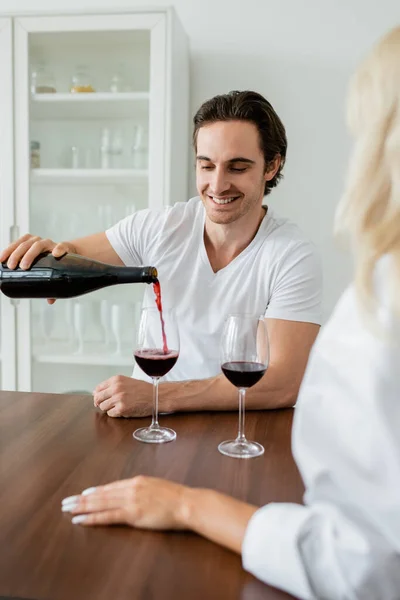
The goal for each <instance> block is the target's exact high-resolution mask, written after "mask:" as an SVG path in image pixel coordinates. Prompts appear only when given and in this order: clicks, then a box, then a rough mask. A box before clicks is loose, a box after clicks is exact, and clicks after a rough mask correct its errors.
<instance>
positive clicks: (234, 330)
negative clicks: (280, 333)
mask: <svg viewBox="0 0 400 600" xmlns="http://www.w3.org/2000/svg"><path fill="white" fill-rule="evenodd" d="M268 364H269V342H268V331H267V325H266V322H265V319H264V318H263V317H253V316H251V315H247V314H233V315H229V316H228V318H227V320H226V321H225V324H224V329H223V332H222V338H221V369H222V372H223V374H224V375H225V377H226V378H227V379H228V381H230V382H231V383H232V385H234V386H236V387H237V389H238V392H239V431H238V435H237V438H236V439H235V440H229V441H226V442H222V443H221V444H220V445H219V446H218V450H219V451H220V452H221V454H225V455H226V456H231V457H232V458H252V457H255V456H260V455H261V454H263V453H264V448H263V446H262V445H261V444H258V443H257V442H250V441H248V440H247V439H246V437H245V434H244V415H245V396H246V390H247V388H249V387H252V386H253V385H255V384H256V383H258V381H260V379H261V378H262V377H263V375H264V373H265V372H266V370H267V368H268Z"/></svg>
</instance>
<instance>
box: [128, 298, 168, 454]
mask: <svg viewBox="0 0 400 600" xmlns="http://www.w3.org/2000/svg"><path fill="white" fill-rule="evenodd" d="M178 356H179V332H178V325H177V322H176V317H175V314H174V312H173V311H169V310H163V311H162V312H159V311H158V309H157V308H156V307H154V308H143V309H142V313H141V317H140V323H139V331H138V337H137V345H136V349H135V351H134V357H135V360H136V362H137V364H138V365H139V367H140V368H141V369H142V371H144V372H145V373H146V375H148V376H149V377H151V378H152V379H153V414H152V420H151V425H150V427H142V428H140V429H136V431H134V433H133V437H134V438H136V439H137V440H140V441H141V442H149V443H151V444H162V443H163V442H172V441H173V440H174V439H175V438H176V433H175V431H173V430H172V429H168V428H166V427H160V426H159V424H158V383H159V380H160V377H163V375H166V374H167V373H168V372H169V371H170V370H171V369H172V367H173V366H174V365H175V363H176V361H177V360H178Z"/></svg>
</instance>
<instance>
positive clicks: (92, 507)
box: [61, 475, 190, 530]
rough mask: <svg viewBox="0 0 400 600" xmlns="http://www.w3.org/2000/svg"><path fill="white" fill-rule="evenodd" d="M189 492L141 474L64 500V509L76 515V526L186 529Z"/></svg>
mask: <svg viewBox="0 0 400 600" xmlns="http://www.w3.org/2000/svg"><path fill="white" fill-rule="evenodd" d="M189 489H190V488H187V487H185V486H183V485H179V484H177V483H172V482H170V481H166V480H164V479H157V478H155V477H145V476H141V475H139V476H137V477H134V478H133V479H124V480H121V481H115V482H114V483H109V484H107V485H102V486H99V487H95V488H88V489H87V490H85V491H84V492H82V494H80V495H77V496H70V497H68V498H64V500H63V501H62V508H61V510H62V511H63V512H69V513H71V514H72V515H74V517H73V519H72V522H73V523H74V524H81V525H112V524H116V523H120V524H125V525H131V526H132V527H138V528H140V529H159V530H160V529H185V524H184V521H185V519H184V514H183V512H184V511H183V507H184V505H185V502H184V496H185V491H186V490H189Z"/></svg>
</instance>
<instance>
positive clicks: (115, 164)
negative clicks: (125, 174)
mask: <svg viewBox="0 0 400 600" xmlns="http://www.w3.org/2000/svg"><path fill="white" fill-rule="evenodd" d="M123 150H124V139H123V134H122V130H121V129H114V130H111V129H110V128H108V127H104V128H103V129H102V130H101V139H100V166H101V168H102V169H122V168H123V166H124V165H123Z"/></svg>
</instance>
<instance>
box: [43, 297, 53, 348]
mask: <svg viewBox="0 0 400 600" xmlns="http://www.w3.org/2000/svg"><path fill="white" fill-rule="evenodd" d="M54 319H55V310H54V307H53V306H51V305H50V304H47V303H43V304H42V306H41V314H40V325H41V331H42V338H43V343H44V345H45V346H46V347H47V346H48V345H49V344H50V342H51V334H52V333H53V329H54Z"/></svg>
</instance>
